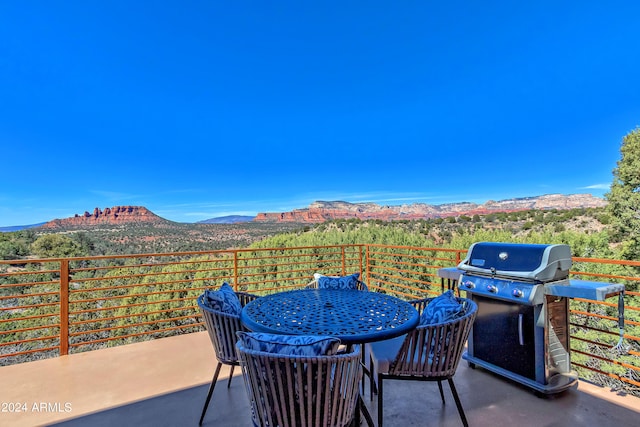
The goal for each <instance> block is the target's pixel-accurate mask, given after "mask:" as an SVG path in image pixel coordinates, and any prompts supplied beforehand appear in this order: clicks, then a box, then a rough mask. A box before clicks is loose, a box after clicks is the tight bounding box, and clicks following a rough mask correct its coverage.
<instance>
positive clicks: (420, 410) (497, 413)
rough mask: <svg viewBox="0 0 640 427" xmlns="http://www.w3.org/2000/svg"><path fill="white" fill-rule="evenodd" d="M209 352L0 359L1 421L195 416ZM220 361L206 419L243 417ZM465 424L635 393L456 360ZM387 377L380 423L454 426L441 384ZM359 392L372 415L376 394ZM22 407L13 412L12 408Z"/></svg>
mask: <svg viewBox="0 0 640 427" xmlns="http://www.w3.org/2000/svg"><path fill="white" fill-rule="evenodd" d="M214 368H215V356H214V353H213V348H212V347H211V343H210V342H209V338H208V335H207V333H206V332H200V333H195V334H188V335H181V336H177V337H172V338H165V339H160V340H155V341H148V342H144V343H137V344H130V345H126V346H120V347H114V348H109V349H105V350H99V351H92V352H86V353H80V354H74V355H69V356H63V357H58V358H53V359H46V360H41V361H36V362H30V363H24V364H20V365H13V366H5V367H0V402H1V403H2V405H3V406H2V408H0V426H28V427H31V426H57V427H79V426H98V427H100V426H171V427H173V426H197V425H198V419H199V417H200V412H201V410H202V405H203V403H204V399H205V397H206V393H207V387H208V384H209V382H210V381H211V376H212V374H213V371H214ZM228 375H229V369H228V368H227V367H226V366H225V367H223V369H222V372H221V374H220V378H219V379H218V385H217V387H216V390H215V392H214V395H213V398H212V400H211V405H210V406H209V410H208V412H207V416H206V417H205V420H204V423H203V425H204V426H216V427H232V426H233V427H238V426H240V427H242V426H247V427H249V426H251V425H252V423H251V418H250V415H249V414H250V410H249V403H248V401H247V397H246V393H245V387H244V384H243V379H242V376H241V373H240V369H239V368H236V371H235V372H234V378H233V380H232V383H231V387H230V388H227V387H226V385H227V384H226V383H227V381H226V380H227V378H228ZM454 381H455V384H456V387H457V389H458V393H459V394H460V399H461V401H462V405H463V406H464V408H465V413H466V415H467V419H468V420H469V425H470V426H496V425H516V426H518V427H529V426H583V425H584V426H599V427H608V426H611V427H614V426H615V427H622V426H636V425H638V424H639V422H640V399H638V398H636V397H633V396H621V395H618V394H617V393H615V392H612V391H610V390H608V389H603V388H600V387H597V386H594V385H592V384H589V383H586V382H580V383H579V384H578V385H577V386H576V387H574V388H572V389H570V390H567V391H565V392H563V393H560V394H558V395H554V396H550V397H547V398H539V397H536V396H535V395H534V394H533V392H532V391H531V390H529V389H527V388H525V387H522V386H520V385H518V384H515V383H512V382H509V381H507V380H505V379H503V378H501V377H498V376H495V375H494V374H491V373H489V372H487V371H485V370H483V369H480V368H478V369H475V370H474V369H470V368H468V367H467V363H466V362H465V361H462V362H461V363H460V366H459V368H458V373H457V374H456V376H455V378H454ZM444 387H445V397H446V399H447V403H446V405H444V406H443V405H442V403H441V401H440V396H439V393H438V387H437V385H436V384H435V383H425V382H412V381H389V382H388V383H387V382H385V405H384V407H385V425H386V426H390V427H393V426H426V425H429V426H443V427H444V426H456V427H458V426H460V425H462V423H461V421H460V418H459V416H458V413H457V410H456V407H455V403H454V402H453V398H452V397H451V394H450V391H449V390H448V386H447V385H446V384H444ZM365 402H366V403H367V405H368V406H369V410H370V412H371V413H372V415H373V417H374V419H375V417H376V410H377V408H376V404H375V398H374V402H369V399H368V390H367V395H366V397H365ZM18 407H19V408H22V409H25V410H24V411H22V410H21V411H20V412H18V411H17V409H16V408H18Z"/></svg>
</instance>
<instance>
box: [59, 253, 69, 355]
mask: <svg viewBox="0 0 640 427" xmlns="http://www.w3.org/2000/svg"><path fill="white" fill-rule="evenodd" d="M67 354H69V260H68V259H62V260H60V356H65V355H67Z"/></svg>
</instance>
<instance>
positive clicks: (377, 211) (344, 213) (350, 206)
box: [254, 194, 607, 223]
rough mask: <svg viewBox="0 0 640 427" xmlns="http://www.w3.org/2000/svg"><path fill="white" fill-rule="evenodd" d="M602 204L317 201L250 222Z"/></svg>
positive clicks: (567, 199) (589, 200) (574, 198)
mask: <svg viewBox="0 0 640 427" xmlns="http://www.w3.org/2000/svg"><path fill="white" fill-rule="evenodd" d="M606 205H607V202H606V200H604V199H602V198H599V197H595V196H593V195H591V194H571V195H562V194H548V195H544V196H535V197H524V198H516V199H507V200H501V201H494V200H489V201H487V202H485V203H483V204H477V203H470V202H461V203H447V204H442V205H428V204H426V203H413V204H410V205H397V206H386V205H378V204H376V203H349V202H342V201H334V202H325V201H317V202H313V203H311V204H310V205H309V207H308V208H303V209H294V210H292V211H290V212H277V213H272V212H269V213H259V214H258V215H256V217H255V219H254V221H256V222H301V223H321V222H324V221H329V220H333V219H351V218H357V219H361V220H367V219H378V220H382V221H397V220H415V219H431V218H445V217H450V216H460V215H468V216H472V215H476V214H477V215H487V214H491V213H498V212H516V211H524V210H531V209H538V210H550V209H558V210H568V209H576V208H596V207H603V206H606Z"/></svg>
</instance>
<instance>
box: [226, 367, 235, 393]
mask: <svg viewBox="0 0 640 427" xmlns="http://www.w3.org/2000/svg"><path fill="white" fill-rule="evenodd" d="M235 367H236V365H231V372H229V382H228V383H227V388H230V387H231V378H233V368H235Z"/></svg>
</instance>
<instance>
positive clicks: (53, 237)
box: [31, 234, 82, 258]
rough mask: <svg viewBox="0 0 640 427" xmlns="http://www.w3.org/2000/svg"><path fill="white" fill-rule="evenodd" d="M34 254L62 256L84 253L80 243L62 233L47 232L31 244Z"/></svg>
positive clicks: (50, 256) (48, 256) (51, 256)
mask: <svg viewBox="0 0 640 427" xmlns="http://www.w3.org/2000/svg"><path fill="white" fill-rule="evenodd" d="M31 250H32V251H33V253H34V254H36V255H37V256H39V257H41V258H62V257H74V256H80V255H82V250H81V248H80V245H79V244H78V243H76V242H74V241H73V240H72V239H71V238H69V237H67V236H63V235H61V234H47V235H44V236H42V237H39V238H38V239H37V240H36V241H35V242H33V244H32V245H31Z"/></svg>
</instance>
